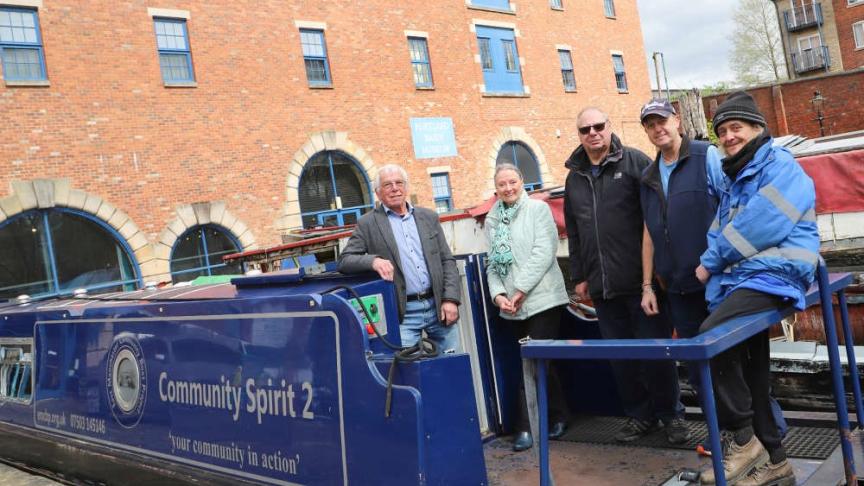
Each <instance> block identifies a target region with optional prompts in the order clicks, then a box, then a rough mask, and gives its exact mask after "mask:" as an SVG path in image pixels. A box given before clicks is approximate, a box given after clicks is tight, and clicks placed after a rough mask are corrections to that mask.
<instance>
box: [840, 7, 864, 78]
mask: <svg viewBox="0 0 864 486" xmlns="http://www.w3.org/2000/svg"><path fill="white" fill-rule="evenodd" d="M833 3H834V12H835V18H836V22H837V32H838V33H839V40H840V57H841V58H842V60H843V67H844V68H846V69H856V68H860V67H864V0H833Z"/></svg>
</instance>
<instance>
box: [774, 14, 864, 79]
mask: <svg viewBox="0 0 864 486" xmlns="http://www.w3.org/2000/svg"><path fill="white" fill-rule="evenodd" d="M772 1H773V2H774V7H775V8H776V9H777V19H778V21H779V23H780V33H781V37H782V40H783V52H784V55H785V57H786V70H787V74H788V76H789V79H799V78H806V77H812V76H818V75H821V74H826V73H833V72H841V71H844V70H851V69H856V68H859V67H862V66H864V0H830V1H822V2H819V1H814V0H772Z"/></svg>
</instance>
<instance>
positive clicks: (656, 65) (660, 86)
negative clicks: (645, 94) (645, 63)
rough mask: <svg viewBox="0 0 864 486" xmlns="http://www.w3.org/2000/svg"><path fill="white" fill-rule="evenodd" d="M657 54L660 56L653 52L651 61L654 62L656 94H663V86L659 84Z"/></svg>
mask: <svg viewBox="0 0 864 486" xmlns="http://www.w3.org/2000/svg"><path fill="white" fill-rule="evenodd" d="M657 54H660V53H659V52H657V51H654V53H653V54H651V59H653V60H654V75H655V76H656V77H657V92H658V93H662V92H663V86H662V85H661V84H660V66H659V65H658V64H657ZM651 97H652V98H653V97H654V96H653V95H652V96H651Z"/></svg>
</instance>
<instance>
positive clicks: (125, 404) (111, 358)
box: [105, 336, 147, 427]
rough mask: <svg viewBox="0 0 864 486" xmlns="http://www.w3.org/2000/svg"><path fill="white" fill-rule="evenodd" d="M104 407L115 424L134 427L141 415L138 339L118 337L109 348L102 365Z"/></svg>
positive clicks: (143, 389) (143, 383) (143, 378)
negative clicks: (105, 363) (105, 395)
mask: <svg viewBox="0 0 864 486" xmlns="http://www.w3.org/2000/svg"><path fill="white" fill-rule="evenodd" d="M105 383H106V385H107V388H108V390H107V392H108V405H109V407H110V408H111V414H112V415H114V418H115V419H116V420H117V423H119V424H120V425H122V426H124V427H134V426H135V425H137V424H138V421H140V420H141V416H142V415H143V413H144V403H145V401H146V399H147V369H146V368H145V363H144V355H143V353H142V351H141V345H140V344H138V340H137V339H135V338H134V337H132V336H120V337H118V338H117V339H116V340H115V341H114V344H113V345H112V346H111V350H110V352H109V353H108V362H107V366H106V380H105Z"/></svg>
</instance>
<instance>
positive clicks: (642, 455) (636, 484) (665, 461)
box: [484, 437, 707, 486]
mask: <svg viewBox="0 0 864 486" xmlns="http://www.w3.org/2000/svg"><path fill="white" fill-rule="evenodd" d="M511 446H512V443H511V441H510V438H509V437H504V438H498V439H495V440H493V441H492V442H490V443H488V444H486V446H485V447H484V452H485V456H486V469H487V470H488V471H489V485H490V486H517V485H518V486H528V485H534V484H539V483H540V474H539V468H538V466H537V460H536V459H535V457H534V454H533V452H532V451H531V450H528V451H525V452H513V451H512V449H511ZM550 446H551V447H550V459H551V464H552V475H553V478H554V479H555V484H556V485H558V486H583V485H584V486H606V485H608V486H613V485H614V486H620V485H628V486H630V485H632V486H642V485H644V486H656V485H658V484H662V483H663V482H665V481H666V480H667V479H669V478H670V477H671V476H672V475H673V474H675V473H677V472H678V471H679V470H680V469H682V468H685V467H687V468H694V469H695V468H699V466H700V464H701V463H702V462H701V461H700V459H699V456H697V455H696V452H695V451H684V450H680V449H649V448H645V447H627V446H616V445H597V444H587V443H581V442H559V441H553V442H550ZM706 464H707V463H706Z"/></svg>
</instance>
